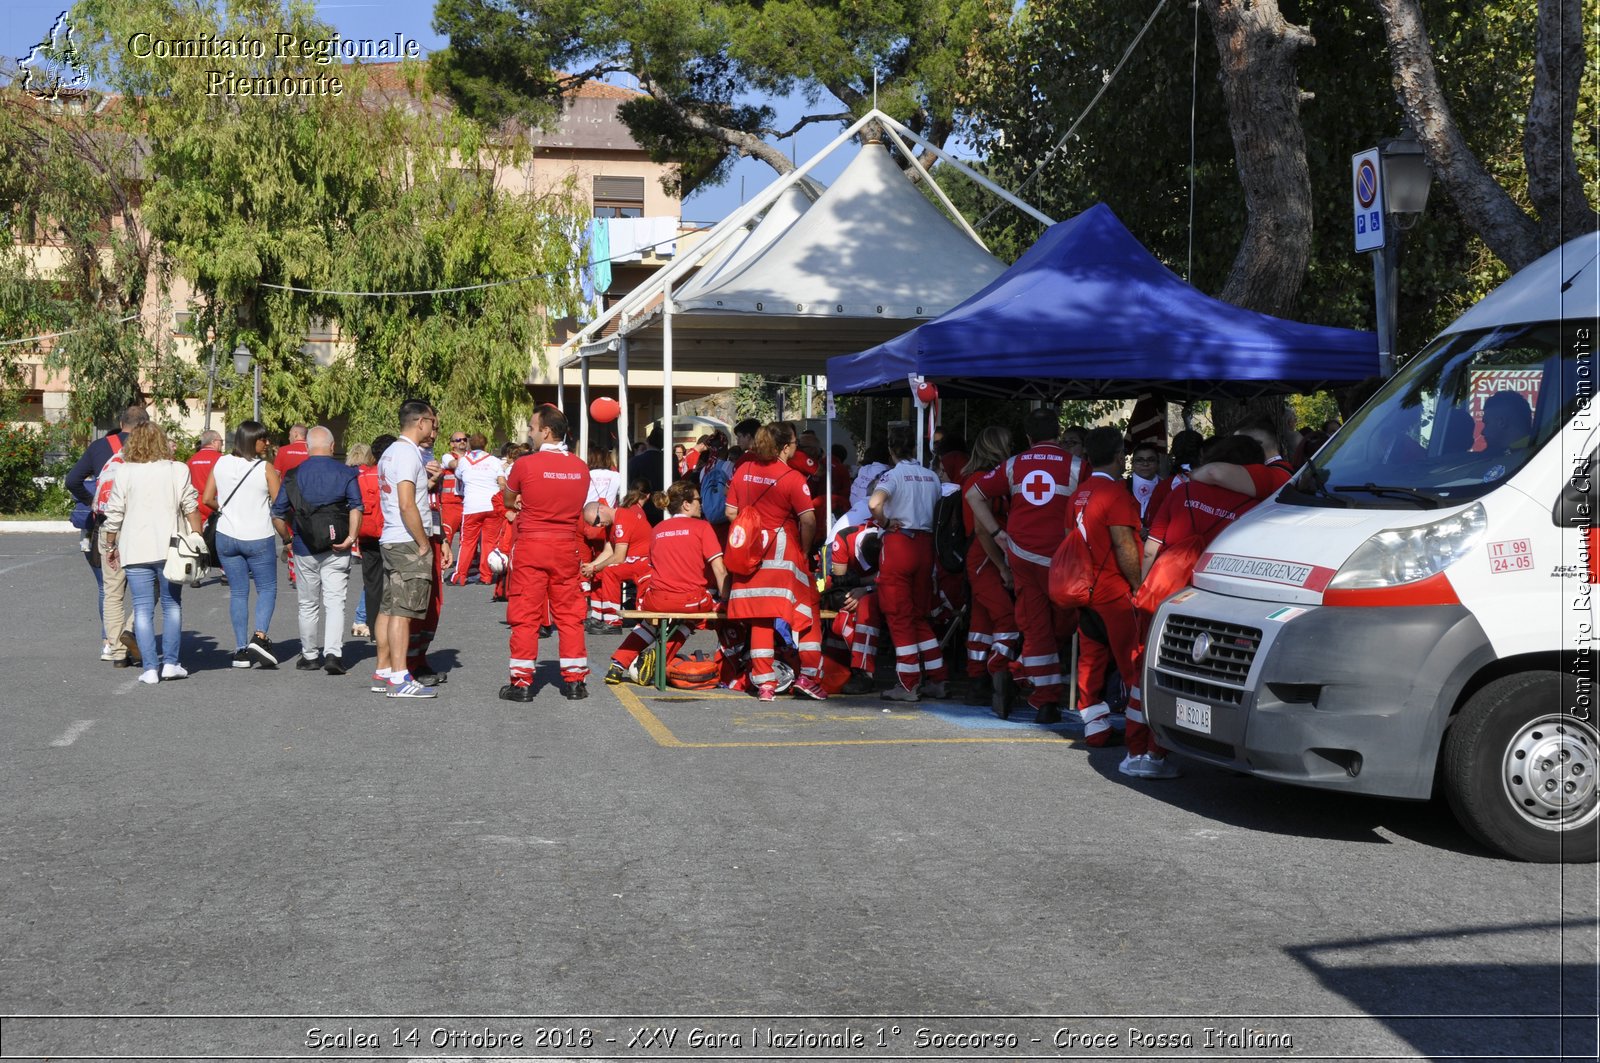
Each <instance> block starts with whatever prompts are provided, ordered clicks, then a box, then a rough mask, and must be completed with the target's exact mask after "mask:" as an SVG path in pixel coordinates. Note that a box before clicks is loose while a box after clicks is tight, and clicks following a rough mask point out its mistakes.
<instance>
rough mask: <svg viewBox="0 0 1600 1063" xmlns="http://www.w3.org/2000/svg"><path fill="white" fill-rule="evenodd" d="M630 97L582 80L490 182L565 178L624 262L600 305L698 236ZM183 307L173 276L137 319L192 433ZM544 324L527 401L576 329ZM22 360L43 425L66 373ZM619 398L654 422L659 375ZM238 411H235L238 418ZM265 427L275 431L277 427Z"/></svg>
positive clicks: (202, 362) (201, 361) (198, 399)
mask: <svg viewBox="0 0 1600 1063" xmlns="http://www.w3.org/2000/svg"><path fill="white" fill-rule="evenodd" d="M369 70H370V73H371V80H370V88H369V95H372V96H375V97H376V98H378V99H381V100H385V101H387V102H390V103H392V104H394V105H399V106H406V105H411V106H415V104H416V98H417V97H416V95H415V94H414V93H413V92H412V91H411V88H410V86H409V85H408V83H407V76H406V73H405V72H403V71H402V68H401V66H400V64H374V65H373V66H371V67H370V68H369ZM637 95H638V94H637V93H635V92H633V91H631V90H628V89H625V88H621V87H619V86H615V85H610V84H604V83H599V82H586V83H584V84H583V85H581V86H579V87H578V88H577V89H576V90H575V91H574V92H573V94H572V95H571V96H570V97H569V99H568V101H567V104H566V106H565V107H564V109H563V111H562V113H561V116H560V118H559V120H558V122H557V123H556V124H555V126H554V128H552V129H550V130H548V131H545V130H533V131H530V132H528V133H527V134H526V135H527V136H528V137H529V141H530V145H531V148H532V150H531V151H530V152H529V153H528V155H527V156H526V159H525V161H524V162H523V163H522V164H521V165H520V166H518V167H515V168H511V167H503V168H501V169H500V170H499V171H498V172H497V173H496V177H495V182H496V185H497V187H499V188H501V189H503V190H504V191H506V192H508V193H511V194H538V193H541V192H548V191H550V190H553V189H558V188H560V187H562V186H563V185H564V184H565V183H566V182H567V181H569V180H572V181H573V182H574V185H575V187H577V188H578V189H580V190H581V191H582V192H583V193H584V194H586V195H587V197H588V199H589V202H590V205H591V207H592V209H593V212H594V215H595V218H596V221H597V224H605V225H607V226H608V228H609V231H610V232H611V234H612V236H613V248H614V251H613V253H614V254H619V257H621V258H624V259H625V261H619V262H616V263H614V264H613V266H612V281H611V284H610V287H609V288H608V289H607V290H606V291H604V292H601V293H598V298H599V300H600V301H601V302H600V303H599V308H600V309H603V308H604V306H608V305H610V303H611V301H613V300H615V299H617V298H620V297H621V296H622V295H624V294H626V293H627V292H628V291H629V290H631V289H632V288H633V287H634V286H635V285H636V284H638V283H640V282H641V281H643V280H644V279H646V278H647V277H648V276H649V275H650V274H651V273H653V272H655V271H656V270H658V269H661V268H663V267H664V266H667V265H670V264H671V262H672V261H673V259H674V257H675V256H676V255H677V254H680V253H682V251H683V250H684V249H686V248H687V247H689V246H691V244H690V243H689V241H693V240H696V239H698V238H699V237H700V235H701V233H702V231H701V230H699V229H685V228H684V227H683V224H682V217H681V216H682V203H681V201H680V200H679V198H678V197H677V196H675V195H673V194H670V193H669V192H667V191H666V190H665V189H664V188H663V187H662V181H661V179H662V177H663V176H664V175H666V173H667V172H668V170H669V169H670V167H669V166H668V165H666V164H661V163H656V162H652V161H651V160H650V158H649V155H648V153H647V152H646V151H645V150H644V149H643V148H642V147H640V145H639V144H637V143H636V142H635V141H634V140H633V138H632V137H631V136H630V135H629V133H628V129H627V126H626V125H624V124H623V122H622V120H621V119H620V118H619V117H618V113H617V112H618V108H619V107H620V106H621V105H622V103H623V102H625V101H626V100H628V99H630V98H633V97H635V96H637ZM85 105H86V104H85V103H83V102H80V101H75V100H73V99H71V98H68V99H67V100H66V101H65V102H60V103H58V104H57V106H61V107H64V108H70V107H73V106H85ZM435 105H436V106H446V104H442V103H440V104H435ZM641 234H642V235H645V236H647V237H648V239H647V241H646V245H647V246H645V247H644V248H643V249H642V250H640V249H638V248H637V244H638V243H639V237H640V236H641ZM619 236H621V237H623V238H624V239H625V240H631V241H632V242H633V243H632V245H630V246H628V247H625V248H623V249H622V250H621V251H620V253H619V252H618V251H617V243H616V239H617V237H619ZM19 239H25V237H19ZM29 249H30V253H31V254H32V255H33V256H34V258H35V261H36V262H38V263H39V264H40V266H41V267H42V268H43V269H44V270H46V271H48V268H49V266H50V263H51V260H52V259H53V258H54V259H59V258H60V256H61V253H62V252H61V250H60V249H59V248H55V247H52V246H50V245H48V244H45V243H39V244H31V245H29ZM152 287H154V286H152ZM190 301H191V291H190V289H189V287H188V285H187V283H186V282H185V281H184V280H183V279H182V278H181V277H175V278H173V281H172V283H171V286H170V288H169V290H168V291H167V292H166V293H164V294H152V295H151V296H150V297H149V304H148V305H147V307H146V318H145V320H146V321H147V322H149V327H154V328H157V329H164V330H166V331H167V333H168V334H169V335H170V337H171V338H172V340H173V341H174V343H175V345H176V349H177V351H178V353H179V355H180V357H183V358H184V359H186V360H187V361H190V362H192V363H194V364H195V365H196V367H197V372H196V374H195V379H196V380H197V381H199V383H198V385H197V387H196V390H195V393H194V394H192V395H191V396H190V397H189V399H188V402H187V408H186V410H185V411H184V412H183V413H182V415H181V416H179V418H178V420H179V422H180V424H181V425H182V427H183V428H184V429H186V430H187V431H190V432H198V431H199V430H200V429H201V428H202V427H204V424H205V419H206V392H205V381H206V379H207V377H208V374H207V371H206V370H207V368H208V366H209V364H210V360H211V352H210V349H209V347H206V346H204V345H203V343H202V342H201V341H199V340H198V339H196V338H195V337H194V336H192V335H190V334H189V332H188V323H189V319H190V317H191V316H192V315H191V314H190V313H189V311H188V309H187V307H188V306H189V305H190ZM551 325H552V331H551V338H550V346H549V347H548V348H547V350H546V351H545V352H542V353H543V355H544V357H542V358H541V357H539V356H538V355H537V354H533V355H531V356H530V359H529V375H528V390H529V398H530V400H531V402H548V401H555V399H556V397H557V391H558V388H557V379H556V373H555V370H554V368H553V367H554V366H555V364H556V361H557V359H556V357H555V353H556V349H557V348H558V347H559V345H560V344H561V342H562V341H563V340H565V339H566V338H567V336H568V335H569V334H570V332H571V331H573V330H574V329H575V328H576V327H577V326H576V323H575V322H573V321H572V320H570V319H568V320H558V321H552V322H551ZM340 346H341V343H340V338H339V335H338V331H337V329H336V328H335V327H333V326H332V325H328V326H324V327H315V326H314V327H313V328H312V329H311V330H310V331H309V332H308V334H307V336H306V343H305V346H304V350H305V352H306V354H307V356H308V357H310V358H312V359H313V360H314V361H316V362H317V363H318V364H322V365H327V364H331V362H332V361H333V360H334V359H336V358H338V357H339V353H340ZM228 356H229V352H226V351H223V352H220V353H219V357H220V358H222V359H226V358H228ZM25 363H26V364H25V369H24V373H25V380H24V383H25V386H26V393H25V395H24V399H23V418H24V419H26V420H31V421H35V422H47V421H57V420H60V419H61V418H63V417H65V416H66V413H67V406H68V399H69V396H70V393H71V388H72V381H71V379H70V376H69V375H68V374H66V373H65V372H51V371H49V370H47V369H46V368H45V366H44V365H43V354H42V353H40V354H35V355H31V356H28V357H27V358H25ZM567 379H568V384H569V386H568V387H567V388H566V391H565V397H566V400H567V406H568V407H569V412H571V413H576V412H577V411H576V406H577V401H578V400H577V394H578V392H577V387H576V384H577V377H576V372H575V371H572V370H569V371H568V373H567ZM589 383H590V395H591V397H593V396H597V395H602V394H609V395H613V396H614V395H615V394H616V392H617V379H616V373H615V372H614V371H611V372H596V373H594V374H592V375H591V378H590V382H589ZM736 383H737V376H736V375H735V374H728V373H724V374H712V373H688V372H678V373H675V374H674V377H673V390H674V399H675V401H676V402H678V403H683V402H689V401H692V400H694V399H697V398H702V397H704V396H707V395H711V394H714V393H716V392H719V391H724V390H726V389H728V388H731V387H733V386H734V385H735V384H736ZM629 398H630V403H629V404H630V407H631V408H632V409H631V412H632V413H633V416H632V417H630V423H631V424H635V425H639V424H644V423H646V422H647V421H650V420H652V419H653V418H655V417H656V416H658V415H659V414H660V413H661V380H660V374H659V373H653V374H652V373H639V374H633V375H632V376H631V377H630V380H629ZM531 402H530V408H531ZM248 412H249V411H245V415H246V416H248ZM239 419H240V417H239V415H238V413H237V412H232V413H231V414H230V412H229V411H218V412H216V413H215V414H214V415H213V417H212V426H213V427H225V426H226V425H227V424H228V423H231V422H236V421H238V420H239ZM270 427H272V428H274V429H281V428H282V427H283V426H277V425H274V426H270Z"/></svg>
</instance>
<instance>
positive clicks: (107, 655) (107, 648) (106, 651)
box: [100, 642, 117, 661]
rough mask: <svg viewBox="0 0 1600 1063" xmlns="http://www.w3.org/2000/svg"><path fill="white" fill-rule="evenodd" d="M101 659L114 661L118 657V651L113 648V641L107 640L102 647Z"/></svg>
mask: <svg viewBox="0 0 1600 1063" xmlns="http://www.w3.org/2000/svg"><path fill="white" fill-rule="evenodd" d="M100 659H101V660H102V661H114V660H116V659H117V654H116V651H115V650H113V649H112V647H111V643H109V642H107V643H105V644H104V645H102V646H101V647H100Z"/></svg>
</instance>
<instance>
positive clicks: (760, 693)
mask: <svg viewBox="0 0 1600 1063" xmlns="http://www.w3.org/2000/svg"><path fill="white" fill-rule="evenodd" d="M756 700H757V701H777V700H778V684H776V683H762V684H761V685H760V686H759V687H756Z"/></svg>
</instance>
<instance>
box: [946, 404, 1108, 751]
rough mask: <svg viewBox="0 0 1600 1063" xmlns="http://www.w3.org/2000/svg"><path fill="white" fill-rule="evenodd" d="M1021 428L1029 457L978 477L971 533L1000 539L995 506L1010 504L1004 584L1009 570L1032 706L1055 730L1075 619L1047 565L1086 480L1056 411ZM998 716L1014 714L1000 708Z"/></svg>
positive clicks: (971, 491)
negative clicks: (1064, 648)
mask: <svg viewBox="0 0 1600 1063" xmlns="http://www.w3.org/2000/svg"><path fill="white" fill-rule="evenodd" d="M1022 427H1023V431H1024V432H1025V433H1026V434H1027V436H1028V443H1029V446H1028V449H1027V450H1025V451H1023V452H1022V453H1021V454H1018V455H1017V456H1016V457H1014V458H1011V459H1009V460H1007V461H1006V462H1005V463H1004V464H1003V465H1000V466H998V467H996V468H994V469H992V470H990V471H989V472H987V473H985V474H984V475H983V476H981V477H980V478H979V479H978V481H977V482H976V483H975V484H973V485H972V486H971V487H970V488H968V489H967V495H966V497H967V501H968V502H969V503H970V504H971V506H972V517H973V521H974V526H975V527H978V528H981V529H982V530H983V531H982V534H986V535H989V536H990V537H991V538H992V537H995V536H997V535H999V534H1000V523H999V521H998V520H996V518H995V513H994V505H995V503H996V502H997V501H999V500H1001V499H1009V503H1010V508H1009V509H1008V510H1007V511H1006V524H1005V538H1006V541H1005V554H1004V558H1003V561H1004V563H1005V565H1004V568H1002V569H1001V576H1002V579H1004V577H1005V574H1006V570H1007V569H1009V571H1010V583H1011V589H1012V592H1013V594H1014V595H1015V600H1016V619H1017V627H1018V629H1019V630H1020V631H1021V632H1022V657H1021V658H1020V663H1021V668H1020V671H1021V673H1022V677H1023V678H1024V679H1025V680H1027V681H1028V682H1029V683H1030V684H1031V685H1032V687H1033V692H1032V693H1031V694H1029V695H1028V704H1030V705H1032V706H1033V708H1034V710H1035V714H1036V715H1035V719H1036V720H1037V721H1038V722H1039V723H1042V724H1054V723H1060V722H1061V685H1062V678H1061V643H1062V641H1063V640H1064V639H1067V638H1069V637H1070V636H1071V635H1072V632H1073V629H1074V627H1075V625H1076V619H1077V618H1076V616H1075V614H1074V612H1073V611H1072V610H1070V609H1062V608H1060V607H1058V606H1056V605H1055V604H1053V603H1052V602H1051V601H1050V593H1049V589H1050V558H1051V557H1052V556H1053V555H1054V554H1055V551H1056V548H1057V547H1059V546H1060V545H1061V540H1062V538H1063V537H1065V535H1066V528H1067V503H1068V501H1069V500H1070V499H1071V498H1072V493H1073V492H1074V491H1076V490H1077V488H1078V481H1079V480H1081V479H1082V478H1083V477H1084V476H1085V475H1087V472H1086V467H1085V465H1084V460H1083V459H1082V458H1081V457H1078V456H1077V455H1074V454H1070V453H1068V452H1067V450H1066V449H1065V448H1064V447H1062V445H1061V444H1060V443H1058V442H1056V437H1057V436H1059V435H1060V434H1061V426H1060V414H1058V413H1057V412H1056V410H1055V409H1054V408H1053V407H1048V406H1041V407H1040V408H1039V409H1036V410H1032V411H1030V412H1029V413H1028V415H1027V417H1026V418H1025V419H1024V420H1023V425H1022ZM1002 686H1003V684H1002ZM996 700H997V702H998V701H999V698H998V696H997V699H996ZM995 709H996V711H997V712H999V713H1001V714H1002V715H1004V714H1005V713H1007V712H1008V711H1009V710H1007V709H1006V708H1005V706H1004V705H1003V704H998V703H997V704H996V706H995Z"/></svg>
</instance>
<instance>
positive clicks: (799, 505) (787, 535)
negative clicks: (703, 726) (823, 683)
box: [728, 458, 822, 686]
mask: <svg viewBox="0 0 1600 1063" xmlns="http://www.w3.org/2000/svg"><path fill="white" fill-rule="evenodd" d="M728 504H729V505H730V506H733V507H734V508H735V509H738V510H740V511H742V510H744V509H745V508H746V507H751V506H753V507H755V510H756V512H757V513H759V514H760V515H761V525H762V527H763V528H766V529H768V530H769V531H771V532H773V533H774V534H773V542H772V546H771V547H770V548H769V549H768V551H767V556H766V558H765V559H764V560H763V561H762V562H761V567H760V568H758V569H756V571H755V572H753V573H752V574H750V575H748V576H737V575H736V576H734V577H733V579H732V590H730V591H729V594H728V619H729V620H749V621H751V624H750V679H751V681H752V682H754V683H755V684H756V685H757V686H760V685H762V684H766V683H776V682H777V681H778V674H777V672H776V671H775V670H774V669H773V667H772V663H773V661H774V660H775V655H776V648H777V632H776V631H775V630H774V629H773V626H772V622H773V621H774V620H782V621H784V622H785V623H787V624H788V625H789V629H790V630H791V631H792V632H794V637H795V645H796V648H797V649H798V650H799V651H800V672H801V674H802V675H805V676H809V677H811V678H812V679H815V680H820V679H821V678H822V633H821V630H820V625H819V624H818V623H817V585H816V583H815V582H813V580H812V577H811V570H810V568H809V567H808V562H807V561H806V555H805V553H804V552H803V551H802V550H801V549H800V525H799V514H801V513H804V512H806V511H807V510H809V509H811V492H810V490H809V489H808V488H807V487H806V478H805V477H804V476H802V475H801V474H800V473H798V472H796V471H795V470H793V469H791V468H790V467H789V466H787V465H785V464H783V463H782V462H779V461H757V460H755V459H753V458H752V459H749V460H746V461H744V462H742V463H741V464H740V465H739V466H738V468H736V469H734V471H733V478H732V480H730V481H729V483H728Z"/></svg>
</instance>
